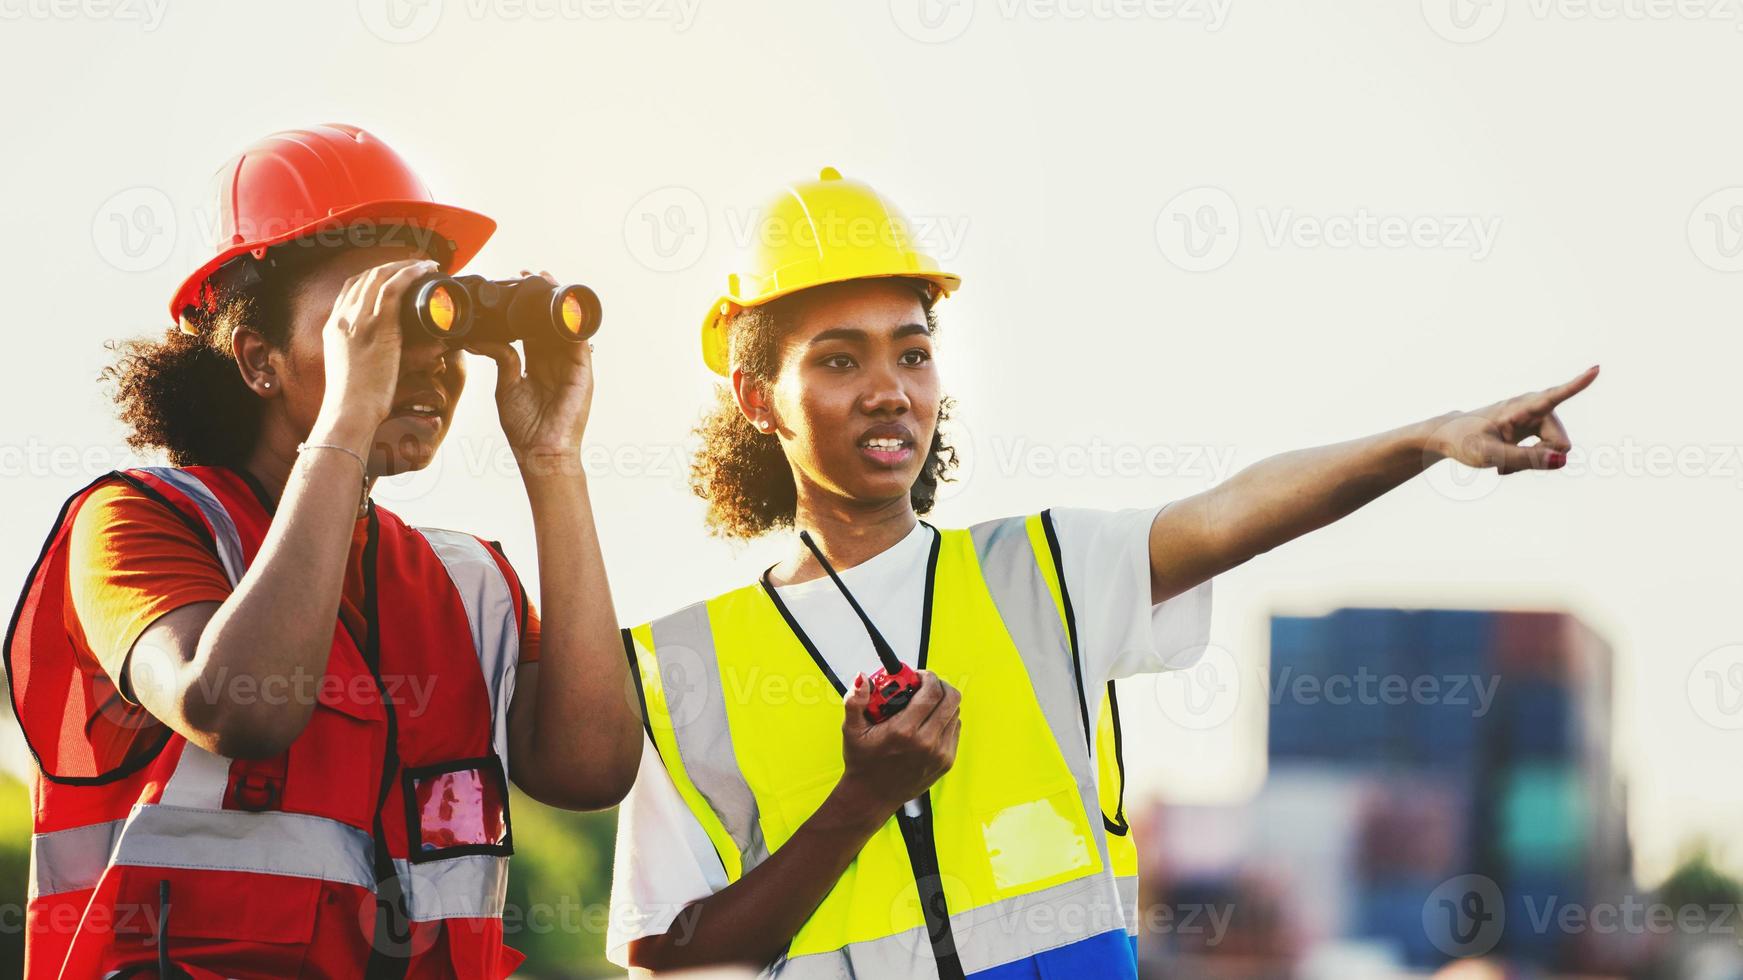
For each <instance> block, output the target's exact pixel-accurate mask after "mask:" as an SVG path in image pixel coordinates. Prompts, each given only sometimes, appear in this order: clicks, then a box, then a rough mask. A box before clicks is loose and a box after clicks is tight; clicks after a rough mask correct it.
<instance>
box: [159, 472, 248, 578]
mask: <svg viewBox="0 0 1743 980" xmlns="http://www.w3.org/2000/svg"><path fill="white" fill-rule="evenodd" d="M140 470H141V471H143V472H146V473H150V474H151V475H152V476H155V477H157V478H158V479H159V480H162V481H163V482H165V483H167V484H169V485H170V486H172V487H175V488H176V489H177V490H180V491H181V492H182V493H184V494H186V495H187V497H188V498H189V499H190V500H192V501H193V502H194V505H195V506H197V507H199V508H200V513H201V514H204V515H205V517H206V523H208V524H210V525H212V531H213V534H212V537H213V538H214V539H215V540H216V543H217V545H218V562H219V564H221V565H223V566H224V574H225V575H226V576H228V577H229V579H230V584H231V586H235V584H236V583H237V582H240V581H242V573H243V572H245V571H247V570H248V569H247V566H245V565H244V564H243V563H242V539H241V538H240V537H238V536H237V534H236V524H235V523H234V522H233V521H231V520H230V512H229V511H227V510H225V509H224V505H223V504H221V503H219V502H218V498H217V496H216V495H215V494H213V493H212V491H211V490H210V489H208V488H207V487H206V484H205V483H203V482H201V480H200V478H199V477H197V476H195V475H194V474H192V473H189V472H188V471H186V470H179V469H176V468H175V467H173V466H142V467H140Z"/></svg>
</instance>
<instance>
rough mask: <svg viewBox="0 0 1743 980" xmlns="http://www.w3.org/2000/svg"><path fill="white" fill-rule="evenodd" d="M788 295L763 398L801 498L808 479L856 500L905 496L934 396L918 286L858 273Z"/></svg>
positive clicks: (926, 436)
mask: <svg viewBox="0 0 1743 980" xmlns="http://www.w3.org/2000/svg"><path fill="white" fill-rule="evenodd" d="M791 302H792V311H791V314H792V315H791V316H790V317H789V318H788V319H789V322H790V325H789V326H788V328H787V332H786V334H785V336H783V337H782V338H781V339H780V345H779V356H780V362H779V363H780V369H779V373H778V374H777V375H776V377H775V378H774V380H773V382H772V384H771V385H770V387H769V390H768V404H767V405H766V406H764V407H763V408H764V410H766V411H768V412H769V414H770V417H771V420H772V421H773V422H774V425H775V431H776V433H777V434H778V435H779V437H780V439H781V441H782V446H783V448H784V449H785V450H786V454H787V459H788V461H789V462H790V463H791V464H792V466H793V477H794V480H795V481H797V483H798V485H799V488H800V499H801V500H804V499H805V495H806V491H807V490H808V489H809V490H821V491H823V492H824V493H827V494H830V495H834V496H836V497H839V498H846V499H847V500H850V501H852V502H855V503H862V504H885V503H890V502H893V501H904V502H905V501H907V499H908V496H909V492H910V490H911V489H912V488H913V486H914V482H915V481H916V480H917V479H918V478H919V476H920V471H921V469H922V468H923V467H924V466H925V464H926V456H927V453H928V451H929V450H930V449H931V446H932V434H933V430H934V429H935V428H937V425H938V406H939V402H940V400H941V398H942V397H943V396H942V394H941V392H940V390H939V389H940V385H939V380H938V372H937V370H936V367H935V365H934V363H933V360H932V333H931V329H930V327H928V325H927V322H926V308H925V306H924V305H923V304H922V303H921V301H920V296H919V294H918V293H917V292H916V291H915V289H914V287H913V285H912V284H911V283H906V282H903V281H901V280H896V279H861V280H854V281H850V282H844V283H836V284H833V285H829V286H821V287H817V288H814V289H809V290H806V291H805V292H803V293H800V294H797V295H795V296H794V297H793V298H792V300H791ZM752 421H753V422H755V421H757V418H756V416H754V415H753V416H752Z"/></svg>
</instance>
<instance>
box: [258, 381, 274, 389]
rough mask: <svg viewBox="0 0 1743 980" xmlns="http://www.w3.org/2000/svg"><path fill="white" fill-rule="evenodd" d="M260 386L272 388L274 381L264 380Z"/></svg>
mask: <svg viewBox="0 0 1743 980" xmlns="http://www.w3.org/2000/svg"><path fill="white" fill-rule="evenodd" d="M260 386H261V387H262V388H271V387H272V382H270V381H263V382H261V385H260Z"/></svg>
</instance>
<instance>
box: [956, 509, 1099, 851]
mask: <svg viewBox="0 0 1743 980" xmlns="http://www.w3.org/2000/svg"><path fill="white" fill-rule="evenodd" d="M969 533H970V534H971V535H972V536H973V538H974V550H975V554H976V556H977V557H978V558H979V559H980V568H981V577H982V578H984V579H985V580H986V584H987V590H988V591H989V592H991V593H992V597H993V604H994V605H996V606H997V607H998V610H999V618H1000V619H1001V620H1003V621H1004V624H1005V629H1006V630H1007V631H1008V632H1009V633H1010V634H1011V639H1012V640H1013V641H1015V643H1016V645H1017V652H1018V653H1019V654H1021V655H1022V658H1023V667H1024V669H1026V670H1027V671H1028V672H1029V684H1030V686H1031V687H1033V688H1034V690H1035V699H1036V701H1038V702H1039V703H1040V705H1041V713H1042V714H1043V715H1044V716H1046V718H1047V727H1048V728H1049V729H1051V730H1052V732H1053V740H1054V742H1056V743H1058V745H1059V751H1060V754H1062V755H1063V756H1064V757H1065V764H1066V766H1067V767H1069V768H1070V770H1071V775H1072V778H1074V779H1075V780H1076V781H1077V789H1078V794H1079V796H1080V797H1081V798H1082V800H1083V813H1084V816H1085V817H1087V818H1088V819H1089V826H1090V828H1091V829H1092V830H1093V831H1094V833H1095V846H1096V850H1097V851H1098V852H1099V853H1100V854H1101V862H1102V867H1103V869H1107V868H1109V867H1111V865H1110V863H1109V861H1108V842H1107V830H1106V828H1105V827H1103V825H1102V812H1101V793H1100V791H1099V789H1098V787H1097V783H1096V769H1095V762H1094V759H1093V757H1092V756H1091V751H1092V750H1091V747H1090V742H1089V739H1088V737H1087V736H1086V735H1085V733H1084V716H1083V703H1082V702H1081V701H1080V700H1079V699H1078V695H1079V681H1080V679H1079V677H1078V676H1077V671H1076V667H1075V664H1074V662H1073V659H1072V656H1071V638H1070V636H1069V635H1068V634H1067V633H1066V631H1065V623H1064V622H1062V621H1061V620H1060V618H1059V607H1058V606H1057V605H1055V604H1054V602H1053V592H1052V590H1050V589H1048V588H1047V580H1046V579H1045V578H1044V577H1043V576H1042V574H1041V568H1040V565H1039V564H1038V556H1037V555H1036V554H1035V548H1034V546H1033V544H1032V543H1031V541H1030V540H1029V528H1028V519H1027V518H1024V517H1010V518H1006V519H1004V520H998V521H988V522H987V523H985V524H977V525H975V526H974V527H973V528H970V529H969ZM1058 574H1059V577H1060V579H1061V581H1063V580H1064V577H1065V570H1064V569H1059V570H1058ZM1109 876H1110V877H1111V873H1109Z"/></svg>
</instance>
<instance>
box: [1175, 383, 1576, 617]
mask: <svg viewBox="0 0 1743 980" xmlns="http://www.w3.org/2000/svg"><path fill="white" fill-rule="evenodd" d="M1597 376H1598V368H1597V366H1596V365H1594V366H1592V367H1590V368H1588V369H1586V371H1584V372H1583V373H1581V374H1580V375H1579V377H1576V378H1574V379H1573V380H1572V381H1569V382H1567V383H1565V384H1561V385H1557V386H1556V387H1553V388H1546V389H1544V390H1543V391H1534V392H1530V393H1528V394H1524V395H1519V396H1517V397H1514V398H1508V399H1505V400H1503V401H1499V402H1496V403H1495V404H1493V405H1489V406H1487V407H1485V408H1480V409H1477V410H1476V411H1474V412H1451V413H1448V414H1446V415H1442V416H1439V417H1438V418H1432V419H1427V420H1425V421H1422V422H1417V423H1415V424H1413V425H1407V426H1404V427H1403V428H1399V429H1393V430H1391V431H1390V432H1382V433H1380V434H1378V435H1372V436H1367V437H1365V438H1361V439H1352V440H1350V441H1349V442H1340V443H1335V444H1333V445H1330V446H1317V447H1315V448H1312V449H1298V450H1295V451H1294V452H1288V453H1282V454H1279V455H1276V456H1272V457H1271V458H1269V459H1265V460H1261V461H1260V462H1258V463H1255V464H1253V465H1252V466H1249V467H1247V468H1246V469H1244V470H1242V471H1241V472H1239V473H1237V474H1235V475H1234V476H1233V477H1231V478H1229V479H1228V480H1227V481H1225V482H1223V483H1221V484H1219V485H1217V486H1215V487H1212V488H1211V489H1209V490H1206V491H1205V492H1203V493H1200V494H1196V495H1194V496H1191V497H1187V498H1186V499H1184V500H1180V501H1176V502H1175V503H1173V504H1171V505H1169V506H1168V507H1165V508H1163V509H1162V512H1161V513H1159V514H1157V515H1156V521H1155V523H1154V524H1152V525H1151V527H1150V600H1151V601H1152V602H1161V601H1162V600H1164V599H1167V598H1169V597H1171V596H1175V595H1179V594H1180V593H1182V592H1185V591H1186V590H1188V589H1190V588H1192V587H1193V586H1195V585H1198V584H1199V583H1201V582H1204V581H1206V580H1208V579H1210V578H1212V577H1214V576H1216V575H1219V574H1221V573H1222V572H1226V571H1228V570H1229V569H1231V568H1234V567H1235V566H1236V565H1239V564H1241V563H1243V562H1245V561H1246V560H1247V559H1249V558H1252V557H1254V556H1255V555H1262V554H1264V553H1265V552H1267V551H1270V550H1271V549H1272V548H1275V547H1277V546H1278V545H1280V544H1283V543H1284V542H1286V541H1292V540H1294V539H1296V538H1298V537H1301V536H1302V535H1303V534H1306V533H1307V532H1309V531H1313V530H1317V529H1319V528H1322V527H1324V526H1326V525H1327V524H1330V523H1332V522H1333V521H1337V520H1340V519H1342V518H1344V517H1347V516H1349V515H1350V514H1352V513H1355V512H1356V511H1357V510H1359V509H1360V508H1361V507H1363V506H1364V505H1366V504H1368V503H1369V502H1370V501H1373V500H1374V499H1376V498H1378V497H1379V496H1380V495H1381V494H1384V493H1385V492H1386V491H1388V490H1391V489H1392V488H1393V487H1396V486H1398V485H1399V484H1401V483H1403V482H1404V481H1406V480H1408V479H1410V478H1411V477H1413V476H1415V475H1416V474H1418V473H1421V472H1422V471H1423V470H1425V469H1427V468H1428V467H1430V466H1433V465H1434V464H1435V463H1437V462H1439V461H1441V460H1443V459H1455V460H1458V461H1459V462H1461V463H1464V464H1465V465H1467V466H1476V467H1483V468H1488V467H1494V468H1497V469H1499V470H1500V471H1501V473H1502V474H1503V475H1505V474H1508V473H1517V472H1519V471H1520V470H1528V469H1550V470H1553V469H1560V468H1561V467H1563V466H1565V465H1567V453H1568V450H1569V449H1570V448H1572V445H1573V444H1572V443H1571V442H1570V441H1569V440H1568V433H1567V429H1566V428H1564V427H1563V426H1562V424H1561V420H1560V419H1559V418H1557V417H1556V414H1555V409H1556V407H1557V406H1558V405H1560V404H1561V403H1562V402H1565V401H1567V400H1568V399H1569V398H1572V397H1573V396H1574V395H1577V394H1579V393H1580V392H1581V391H1584V390H1585V388H1586V386H1588V385H1590V384H1591V383H1592V381H1593V380H1594V379H1596V378H1597ZM1532 436H1535V437H1537V442H1536V443H1534V444H1532V445H1529V446H1521V445H1520V444H1519V443H1520V442H1522V441H1524V440H1525V439H1527V438H1530V437H1532Z"/></svg>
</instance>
